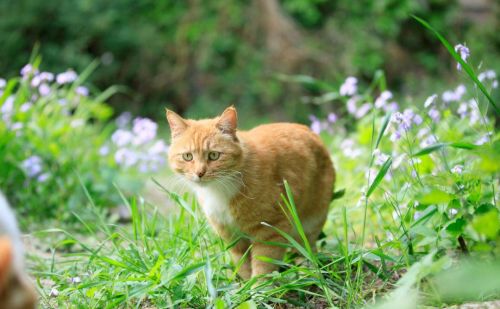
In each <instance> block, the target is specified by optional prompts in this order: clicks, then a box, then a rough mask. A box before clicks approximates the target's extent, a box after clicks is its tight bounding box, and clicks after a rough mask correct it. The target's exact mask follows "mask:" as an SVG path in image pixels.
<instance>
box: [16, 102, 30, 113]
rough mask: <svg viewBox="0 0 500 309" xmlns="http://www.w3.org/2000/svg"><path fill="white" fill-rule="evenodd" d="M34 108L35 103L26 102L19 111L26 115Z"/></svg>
mask: <svg viewBox="0 0 500 309" xmlns="http://www.w3.org/2000/svg"><path fill="white" fill-rule="evenodd" d="M32 106H33V103H31V102H26V103H24V104H23V105H21V107H19V110H20V111H21V112H22V113H26V112H27V111H28V110H29V109H30V108H31V107H32Z"/></svg>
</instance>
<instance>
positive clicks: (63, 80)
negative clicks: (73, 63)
mask: <svg viewBox="0 0 500 309" xmlns="http://www.w3.org/2000/svg"><path fill="white" fill-rule="evenodd" d="M77 78H78V75H77V74H76V73H75V71H73V70H68V71H66V72H63V73H59V74H57V76H56V82H57V83H58V84H59V85H64V84H69V83H72V82H74V81H75V80H76V79H77Z"/></svg>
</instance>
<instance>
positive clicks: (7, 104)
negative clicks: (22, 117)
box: [0, 96, 14, 114]
mask: <svg viewBox="0 0 500 309" xmlns="http://www.w3.org/2000/svg"><path fill="white" fill-rule="evenodd" d="M13 110H14V97H13V96H9V97H8V98H7V99H6V100H5V101H4V102H3V105H2V107H1V108H0V112H2V114H11V113H12V111H13Z"/></svg>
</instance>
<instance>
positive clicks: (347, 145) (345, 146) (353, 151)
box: [340, 139, 361, 159]
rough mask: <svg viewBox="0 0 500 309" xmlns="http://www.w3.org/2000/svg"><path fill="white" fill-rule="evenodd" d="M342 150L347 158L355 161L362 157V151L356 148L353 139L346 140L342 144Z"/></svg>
mask: <svg viewBox="0 0 500 309" xmlns="http://www.w3.org/2000/svg"><path fill="white" fill-rule="evenodd" d="M340 149H342V152H343V153H344V155H345V156H346V157H348V158H351V159H354V158H356V157H359V156H360V155H361V149H358V148H354V141H353V140H352V139H345V140H344V141H343V142H342V143H341V144H340Z"/></svg>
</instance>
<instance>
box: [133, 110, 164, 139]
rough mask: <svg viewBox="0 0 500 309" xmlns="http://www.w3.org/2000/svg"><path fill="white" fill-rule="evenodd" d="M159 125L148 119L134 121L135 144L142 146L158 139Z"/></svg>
mask: <svg viewBox="0 0 500 309" xmlns="http://www.w3.org/2000/svg"><path fill="white" fill-rule="evenodd" d="M157 129H158V125H157V124H156V123H155V122H154V121H152V120H151V119H148V118H140V117H139V118H136V119H134V127H133V128H132V131H133V132H134V134H135V137H134V140H133V143H134V145H141V144H144V143H147V142H149V141H151V140H153V139H154V138H155V137H156V130H157Z"/></svg>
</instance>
